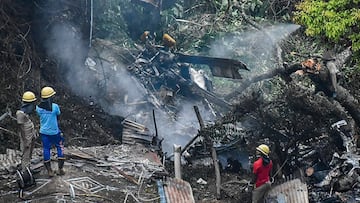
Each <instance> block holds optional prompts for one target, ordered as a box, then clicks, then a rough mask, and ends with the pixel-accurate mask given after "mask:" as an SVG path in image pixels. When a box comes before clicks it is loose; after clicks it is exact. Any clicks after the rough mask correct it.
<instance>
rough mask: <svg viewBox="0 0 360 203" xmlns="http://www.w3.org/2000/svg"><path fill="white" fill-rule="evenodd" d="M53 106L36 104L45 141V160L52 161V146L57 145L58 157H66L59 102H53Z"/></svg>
mask: <svg viewBox="0 0 360 203" xmlns="http://www.w3.org/2000/svg"><path fill="white" fill-rule="evenodd" d="M50 105H51V108H48V109H45V108H41V107H40V106H41V104H40V105H38V106H36V112H37V114H38V115H39V117H40V135H41V140H42V143H43V155H44V162H47V161H50V158H51V156H50V150H51V146H52V145H55V147H56V149H57V157H58V159H59V158H60V159H61V158H64V154H63V152H64V146H63V141H64V140H63V138H62V136H61V135H60V134H61V132H60V130H59V126H58V121H57V117H58V116H59V115H60V108H59V106H58V105H57V104H55V103H51V104H50Z"/></svg>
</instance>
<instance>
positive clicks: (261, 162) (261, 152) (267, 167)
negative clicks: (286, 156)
mask: <svg viewBox="0 0 360 203" xmlns="http://www.w3.org/2000/svg"><path fill="white" fill-rule="evenodd" d="M269 153H270V149H269V147H268V146H267V145H265V144H261V145H259V146H258V147H256V154H257V155H258V156H260V157H259V158H258V159H257V160H256V161H255V162H254V164H253V173H254V175H255V176H256V182H255V188H254V190H253V192H252V203H262V202H264V197H265V195H266V193H267V192H268V191H269V190H270V187H271V182H270V172H271V169H272V166H273V163H272V161H271V159H270V157H269Z"/></svg>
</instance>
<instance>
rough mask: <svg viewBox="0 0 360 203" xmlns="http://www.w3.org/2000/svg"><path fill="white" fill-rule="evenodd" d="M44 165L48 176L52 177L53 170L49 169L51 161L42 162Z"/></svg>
mask: <svg viewBox="0 0 360 203" xmlns="http://www.w3.org/2000/svg"><path fill="white" fill-rule="evenodd" d="M44 166H45V168H46V170H47V172H48V175H49V177H54V172H53V170H52V169H51V162H50V161H47V162H44Z"/></svg>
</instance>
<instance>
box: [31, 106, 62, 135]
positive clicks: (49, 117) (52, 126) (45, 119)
mask: <svg viewBox="0 0 360 203" xmlns="http://www.w3.org/2000/svg"><path fill="white" fill-rule="evenodd" d="M36 112H37V114H38V115H39V116H40V133H41V134H45V135H57V134H58V133H59V132H60V130H59V126H58V121H57V116H58V115H60V108H59V105H57V104H55V103H52V111H48V110H45V109H43V108H40V107H39V106H36Z"/></svg>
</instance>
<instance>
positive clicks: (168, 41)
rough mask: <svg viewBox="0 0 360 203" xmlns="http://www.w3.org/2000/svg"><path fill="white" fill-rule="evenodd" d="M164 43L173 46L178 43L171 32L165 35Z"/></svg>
mask: <svg viewBox="0 0 360 203" xmlns="http://www.w3.org/2000/svg"><path fill="white" fill-rule="evenodd" d="M163 43H164V45H165V46H167V47H169V48H171V47H173V46H175V45H176V41H175V40H174V38H172V37H171V36H170V35H169V34H164V35H163Z"/></svg>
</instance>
